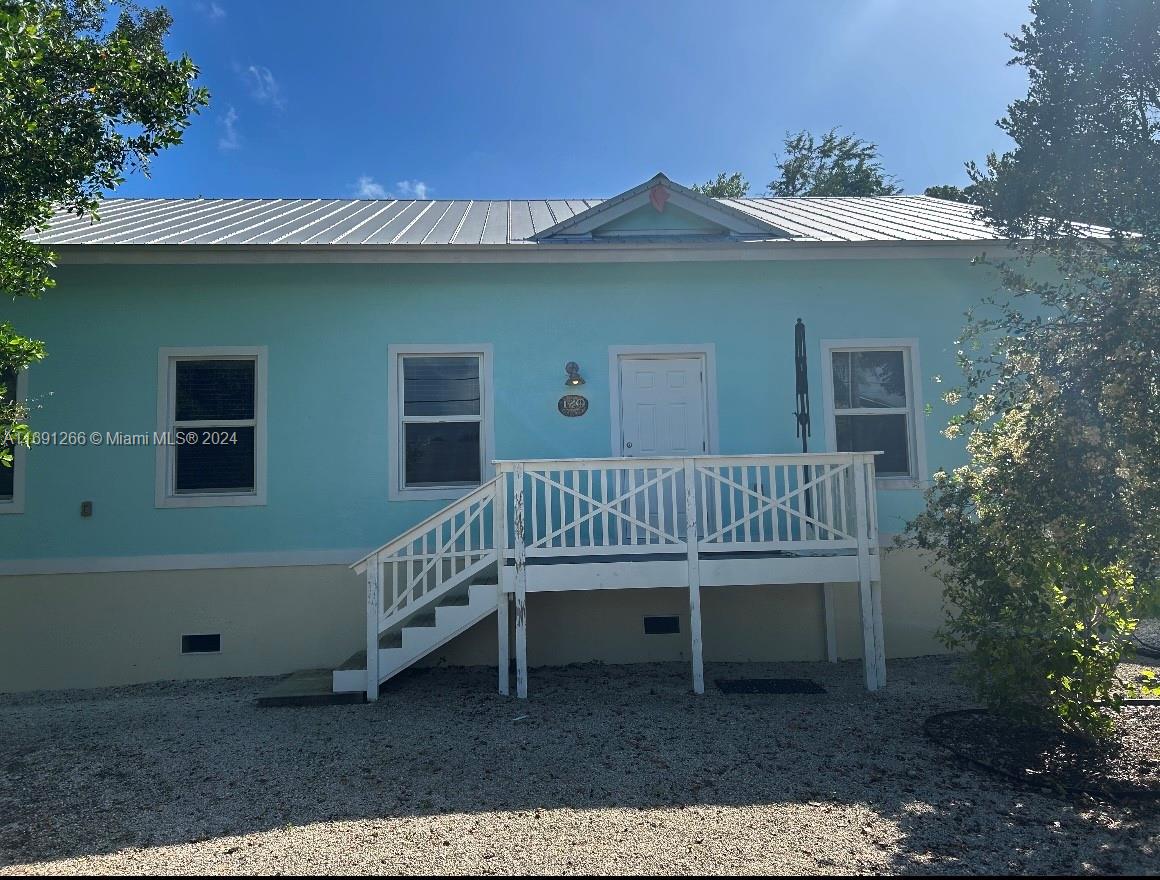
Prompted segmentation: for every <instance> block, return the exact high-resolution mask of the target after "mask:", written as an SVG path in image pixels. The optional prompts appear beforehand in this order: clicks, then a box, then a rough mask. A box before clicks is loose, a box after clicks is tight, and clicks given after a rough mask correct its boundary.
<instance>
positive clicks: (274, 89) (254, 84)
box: [242, 64, 286, 110]
mask: <svg viewBox="0 0 1160 880" xmlns="http://www.w3.org/2000/svg"><path fill="white" fill-rule="evenodd" d="M242 79H244V80H245V81H246V85H248V86H249V87H250V95H251V96H252V97H253V98H254V100H256V101H259V102H261V103H263V104H271V105H273V106H274V107H277V108H278V109H279V110H281V109H282V108H283V107H285V106H286V98H285V96H284V95H283V94H282V86H280V85H279V84H278V80H276V79H275V78H274V74H273V73H271V72H270V68H268V67H263V66H262V65H260V64H251V65H250V66H249V67H247V68H246V69H245V70H244V71H242Z"/></svg>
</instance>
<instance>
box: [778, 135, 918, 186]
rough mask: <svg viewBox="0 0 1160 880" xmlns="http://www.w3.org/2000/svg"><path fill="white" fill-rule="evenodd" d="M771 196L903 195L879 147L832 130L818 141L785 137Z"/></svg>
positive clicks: (806, 136) (797, 136) (812, 138)
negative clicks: (881, 158)
mask: <svg viewBox="0 0 1160 880" xmlns="http://www.w3.org/2000/svg"><path fill="white" fill-rule="evenodd" d="M784 149H785V152H784V153H783V154H782V155H780V156H778V161H777V170H778V176H777V178H776V179H774V180H772V181H770V183H769V187H768V192H769V195H771V196H892V195H897V194H898V193H900V192H902V188H901V187H899V186H898V181H897V180H896V179H895V178H894V176H893V175H890V174H887V173H886V171H885V169H884V168H883V166H882V162H881V160H880V158H879V155H878V145H877V144H874V143H871V142H870V141H866V140H863V139H862V138H860V137H857V136H856V135H853V134H839V133H838V129H837V128H832V129H830V130H829V131H828V132H826V133H825V134H823V135H822V137H821V139H820V140H818V139H817V138H815V137H814V136H813V135H812V134H810V133H809V132H807V131H799V132H798V133H797V134H790V133H788V132H787V133H786V136H785V145H784Z"/></svg>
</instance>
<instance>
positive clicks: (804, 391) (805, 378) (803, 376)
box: [793, 318, 814, 516]
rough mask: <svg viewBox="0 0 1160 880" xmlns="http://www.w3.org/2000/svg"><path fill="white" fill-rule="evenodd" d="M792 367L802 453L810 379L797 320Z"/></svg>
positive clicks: (810, 511) (806, 447)
mask: <svg viewBox="0 0 1160 880" xmlns="http://www.w3.org/2000/svg"><path fill="white" fill-rule="evenodd" d="M793 367H794V384H795V387H796V392H797V401H796V403H795V406H796V407H797V408H796V409H795V410H794V419H795V420H796V422H797V435H796V436H798V437H801V438H802V452H809V451H810V379H809V373H808V371H807V368H806V325H805V324H803V323H802V319H801V318H798V319H797V323H796V324H795V325H794V328H793ZM804 473H805V479H806V482H809V480H810V469H809V468H808V467H807V468H805V470H804ZM805 501H806V516H813V515H814V504H813V499H812V498H811V497H810V492H809V490H806V492H805Z"/></svg>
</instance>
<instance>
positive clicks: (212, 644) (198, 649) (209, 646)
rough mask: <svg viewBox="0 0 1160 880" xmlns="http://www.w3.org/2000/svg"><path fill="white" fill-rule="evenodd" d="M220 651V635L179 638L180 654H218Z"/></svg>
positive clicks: (205, 634) (206, 634) (207, 634)
mask: <svg viewBox="0 0 1160 880" xmlns="http://www.w3.org/2000/svg"><path fill="white" fill-rule="evenodd" d="M221 650H222V635H221V633H204V634H202V635H193V636H182V637H181V653H182V654H220V653H221Z"/></svg>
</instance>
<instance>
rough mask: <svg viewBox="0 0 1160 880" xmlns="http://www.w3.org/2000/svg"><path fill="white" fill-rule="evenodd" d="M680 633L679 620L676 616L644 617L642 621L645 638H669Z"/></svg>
mask: <svg viewBox="0 0 1160 880" xmlns="http://www.w3.org/2000/svg"><path fill="white" fill-rule="evenodd" d="M680 631H681V618H680V617H679V616H677V615H676V614H666V615H663V616H656V617H646V618H645V619H644V634H645V635H646V636H671V635H673V634H674V633H679V632H680Z"/></svg>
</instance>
